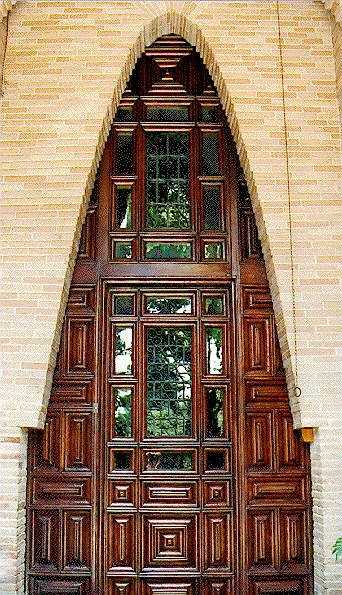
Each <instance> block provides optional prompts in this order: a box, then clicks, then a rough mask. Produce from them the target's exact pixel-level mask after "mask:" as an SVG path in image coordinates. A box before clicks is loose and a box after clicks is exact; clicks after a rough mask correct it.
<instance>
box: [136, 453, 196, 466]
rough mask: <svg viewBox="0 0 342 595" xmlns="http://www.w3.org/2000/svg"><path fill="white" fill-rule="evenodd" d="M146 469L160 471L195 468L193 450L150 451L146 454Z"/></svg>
mask: <svg viewBox="0 0 342 595" xmlns="http://www.w3.org/2000/svg"><path fill="white" fill-rule="evenodd" d="M146 469H147V470H149V471H150V470H151V471H152V470H158V471H163V470H167V471H186V470H189V469H190V470H191V469H193V454H192V453H191V452H173V451H162V452H149V453H147V454H146Z"/></svg>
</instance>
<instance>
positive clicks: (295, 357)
mask: <svg viewBox="0 0 342 595" xmlns="http://www.w3.org/2000/svg"><path fill="white" fill-rule="evenodd" d="M277 20H278V41H279V58H280V70H281V86H282V100H283V121H284V133H285V155H286V178H287V180H286V182H287V205H288V222H289V236H290V262H291V291H292V320H293V334H294V360H295V362H294V363H295V369H294V380H295V395H296V397H300V395H301V394H302V391H301V389H300V388H299V386H298V350H297V316H296V294H295V281H294V264H293V262H294V259H293V235H292V209H291V186H290V167H289V148H288V132H287V122H286V105H285V82H284V63H283V49H282V42H281V32H280V11H279V0H277Z"/></svg>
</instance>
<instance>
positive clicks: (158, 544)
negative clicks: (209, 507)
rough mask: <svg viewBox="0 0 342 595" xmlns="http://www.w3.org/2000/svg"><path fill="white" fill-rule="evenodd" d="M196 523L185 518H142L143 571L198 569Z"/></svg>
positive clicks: (190, 518)
mask: <svg viewBox="0 0 342 595" xmlns="http://www.w3.org/2000/svg"><path fill="white" fill-rule="evenodd" d="M197 538H198V520H197V517H196V515H191V516H190V515H189V516H184V517H164V518H163V517H161V516H160V515H159V516H158V517H157V516H156V515H153V516H152V515H148V516H147V515H145V516H144V518H143V540H144V544H143V552H142V556H143V568H144V569H145V568H163V567H167V568H168V569H170V568H197V567H198V548H197Z"/></svg>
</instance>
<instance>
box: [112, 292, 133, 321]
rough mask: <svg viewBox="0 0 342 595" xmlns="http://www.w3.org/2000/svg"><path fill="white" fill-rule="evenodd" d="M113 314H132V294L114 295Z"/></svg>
mask: <svg viewBox="0 0 342 595" xmlns="http://www.w3.org/2000/svg"><path fill="white" fill-rule="evenodd" d="M114 314H116V315H117V316H130V315H132V314H133V296H132V295H116V296H115V298H114Z"/></svg>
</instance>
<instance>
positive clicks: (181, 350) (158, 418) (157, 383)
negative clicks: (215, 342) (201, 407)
mask: <svg viewBox="0 0 342 595" xmlns="http://www.w3.org/2000/svg"><path fill="white" fill-rule="evenodd" d="M191 358H192V331H191V328H170V327H168V328H161V327H155V328H149V329H148V330H147V436H151V437H161V436H191V432H192V427H191V426H192V403H191V397H192V395H191V380H192V379H191V373H192V361H191Z"/></svg>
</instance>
